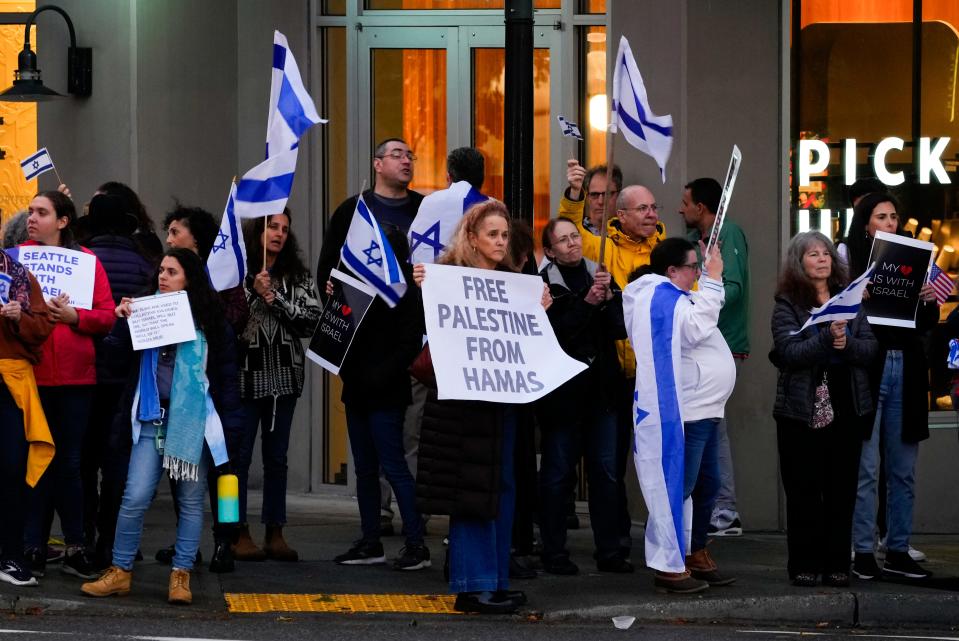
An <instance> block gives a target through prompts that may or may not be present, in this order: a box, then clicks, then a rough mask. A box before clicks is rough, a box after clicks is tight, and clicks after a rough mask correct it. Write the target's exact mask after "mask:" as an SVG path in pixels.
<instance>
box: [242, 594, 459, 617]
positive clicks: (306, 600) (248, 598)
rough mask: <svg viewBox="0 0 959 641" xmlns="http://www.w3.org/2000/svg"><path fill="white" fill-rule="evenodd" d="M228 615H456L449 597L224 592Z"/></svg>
mask: <svg viewBox="0 0 959 641" xmlns="http://www.w3.org/2000/svg"><path fill="white" fill-rule="evenodd" d="M224 597H226V603H227V606H228V608H229V611H230V612H233V613H238V614H239V613H255V612H344V613H353V612H417V613H420V614H460V613H459V612H457V611H456V610H454V609H453V602H454V601H455V600H456V597H455V595H449V594H441V595H440V594H240V593H230V592H228V593H226V594H224Z"/></svg>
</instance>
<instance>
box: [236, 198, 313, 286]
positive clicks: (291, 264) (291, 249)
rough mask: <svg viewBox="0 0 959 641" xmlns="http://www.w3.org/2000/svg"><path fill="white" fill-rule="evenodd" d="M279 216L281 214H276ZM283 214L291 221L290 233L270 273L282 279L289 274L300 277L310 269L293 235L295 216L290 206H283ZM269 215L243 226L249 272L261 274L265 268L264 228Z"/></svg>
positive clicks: (249, 221) (247, 222)
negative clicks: (291, 213)
mask: <svg viewBox="0 0 959 641" xmlns="http://www.w3.org/2000/svg"><path fill="white" fill-rule="evenodd" d="M276 215H277V216H279V215H280V214H276ZM282 215H283V216H286V219H287V220H288V221H289V223H290V234H289V235H288V236H287V237H286V244H285V245H283V249H281V250H280V253H279V254H277V255H276V260H274V261H273V267H271V268H270V273H271V275H272V276H273V277H274V278H277V279H282V278H285V277H287V276H292V277H294V278H299V277H300V276H303V275H304V274H308V273H309V270H308V269H307V268H306V265H305V264H304V263H303V256H302V255H301V254H300V245H299V243H297V242H296V236H294V235H293V216H292V215H290V208H289V207H284V208H283V213H282ZM267 218H268V216H263V217H261V218H254V219H253V220H248V221H246V222H245V223H244V226H243V238H244V239H245V240H246V269H247V273H248V274H259V273H260V270H261V269H263V230H264V229H265V228H266V219H267Z"/></svg>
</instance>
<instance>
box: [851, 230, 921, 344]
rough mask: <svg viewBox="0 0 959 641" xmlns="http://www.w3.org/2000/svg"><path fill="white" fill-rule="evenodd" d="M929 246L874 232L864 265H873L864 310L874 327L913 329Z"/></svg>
mask: <svg viewBox="0 0 959 641" xmlns="http://www.w3.org/2000/svg"><path fill="white" fill-rule="evenodd" d="M932 252H933V245H932V243H929V242H926V241H922V240H916V239H914V238H910V237H908V236H897V235H896V234H888V233H886V232H883V231H877V232H876V236H875V239H874V240H873V243H872V253H871V254H870V256H869V261H868V263H867V264H871V263H875V264H876V268H875V272H874V273H873V275H872V279H871V280H872V289H871V291H870V292H869V298H868V299H866V300H864V302H863V308H864V309H865V311H866V316H867V317H868V318H869V322H870V323H872V324H874V325H892V326H895V327H915V326H916V310H917V309H918V307H919V290H920V289H922V285H923V283H925V281H926V273H927V272H928V271H929V264H930V262H931V261H932Z"/></svg>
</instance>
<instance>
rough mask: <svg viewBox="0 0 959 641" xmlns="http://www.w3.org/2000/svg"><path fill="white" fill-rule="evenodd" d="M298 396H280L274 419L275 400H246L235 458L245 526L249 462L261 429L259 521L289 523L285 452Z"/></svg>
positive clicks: (269, 523) (270, 397)
mask: <svg viewBox="0 0 959 641" xmlns="http://www.w3.org/2000/svg"><path fill="white" fill-rule="evenodd" d="M296 400H297V399H296V396H293V395H292V394H289V395H286V396H278V397H277V399H276V409H275V412H276V416H275V417H274V406H273V397H272V396H269V397H267V398H259V399H256V400H252V399H244V400H243V414H244V418H245V423H244V426H243V440H242V442H241V443H240V451H239V452H237V456H236V467H235V468H234V469H235V470H236V475H237V478H238V480H239V484H240V523H246V522H247V521H246V505H247V504H246V490H247V488H246V485H247V479H249V477H250V462H251V461H252V460H253V448H254V446H255V445H256V433H257V430H258V428H259V427H260V426H262V427H263V429H262V431H261V432H260V441H261V446H262V455H263V509H262V512H261V514H260V522H261V523H266V524H267V525H284V524H285V523H286V470H287V465H286V452H287V450H288V449H289V447H290V426H291V425H292V424H293V410H294V409H295V408H296Z"/></svg>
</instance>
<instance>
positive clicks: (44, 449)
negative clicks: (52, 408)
mask: <svg viewBox="0 0 959 641" xmlns="http://www.w3.org/2000/svg"><path fill="white" fill-rule="evenodd" d="M0 377H2V378H3V383H4V384H5V385H6V386H7V389H8V390H10V396H12V397H13V400H14V402H15V403H16V404H17V407H19V408H20V410H21V411H22V412H23V432H24V437H25V438H26V440H27V443H28V444H29V450H28V453H27V478H26V480H27V485H29V486H30V487H35V486H36V484H37V481H39V480H40V477H41V476H43V473H44V472H45V471H46V469H47V467H49V465H50V461H52V460H53V454H54V452H55V448H54V446H53V436H51V435H50V427H49V425H47V417H46V415H45V414H44V413H43V407H41V405H40V395H39V393H38V392H37V381H36V379H35V378H34V377H33V365H31V364H30V362H29V361H26V360H23V359H19V358H0Z"/></svg>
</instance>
